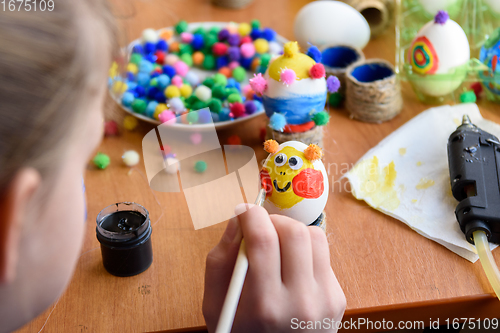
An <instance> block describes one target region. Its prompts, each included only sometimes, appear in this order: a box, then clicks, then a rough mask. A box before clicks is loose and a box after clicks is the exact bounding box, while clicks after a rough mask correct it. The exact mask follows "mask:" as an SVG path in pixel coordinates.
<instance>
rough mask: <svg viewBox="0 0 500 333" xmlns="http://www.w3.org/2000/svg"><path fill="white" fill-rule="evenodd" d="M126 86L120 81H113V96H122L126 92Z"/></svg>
mask: <svg viewBox="0 0 500 333" xmlns="http://www.w3.org/2000/svg"><path fill="white" fill-rule="evenodd" d="M127 88H128V87H127V84H126V83H125V82H122V81H115V82H114V83H113V92H114V93H115V94H120V95H121V94H123V93H124V92H125V91H127Z"/></svg>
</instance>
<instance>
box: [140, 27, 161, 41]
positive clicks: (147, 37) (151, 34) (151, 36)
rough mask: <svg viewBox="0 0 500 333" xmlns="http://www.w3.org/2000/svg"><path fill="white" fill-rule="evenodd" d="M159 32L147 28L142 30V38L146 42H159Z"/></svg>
mask: <svg viewBox="0 0 500 333" xmlns="http://www.w3.org/2000/svg"><path fill="white" fill-rule="evenodd" d="M158 38H159V36H158V33H157V32H156V31H155V30H153V29H145V30H144V31H143V32H142V40H143V41H144V42H150V43H156V42H158Z"/></svg>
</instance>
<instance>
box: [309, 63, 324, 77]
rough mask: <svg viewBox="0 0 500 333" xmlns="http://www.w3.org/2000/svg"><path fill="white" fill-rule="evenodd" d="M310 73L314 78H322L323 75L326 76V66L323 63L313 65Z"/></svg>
mask: <svg viewBox="0 0 500 333" xmlns="http://www.w3.org/2000/svg"><path fill="white" fill-rule="evenodd" d="M309 75H311V77H312V78H313V79H320V78H322V77H325V75H326V72H325V66H323V64H321V63H318V64H314V65H312V66H311V69H310V70H309Z"/></svg>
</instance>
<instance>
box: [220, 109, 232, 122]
mask: <svg viewBox="0 0 500 333" xmlns="http://www.w3.org/2000/svg"><path fill="white" fill-rule="evenodd" d="M229 112H230V111H229V108H222V109H221V110H220V111H219V121H227V120H229V119H230V117H229Z"/></svg>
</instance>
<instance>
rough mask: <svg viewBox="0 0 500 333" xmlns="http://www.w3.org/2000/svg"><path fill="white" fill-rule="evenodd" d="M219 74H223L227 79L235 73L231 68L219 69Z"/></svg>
mask: <svg viewBox="0 0 500 333" xmlns="http://www.w3.org/2000/svg"><path fill="white" fill-rule="evenodd" d="M219 73H221V74H223V75H224V76H225V77H227V78H230V77H231V74H232V73H233V71H232V70H231V69H229V67H221V68H219Z"/></svg>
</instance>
